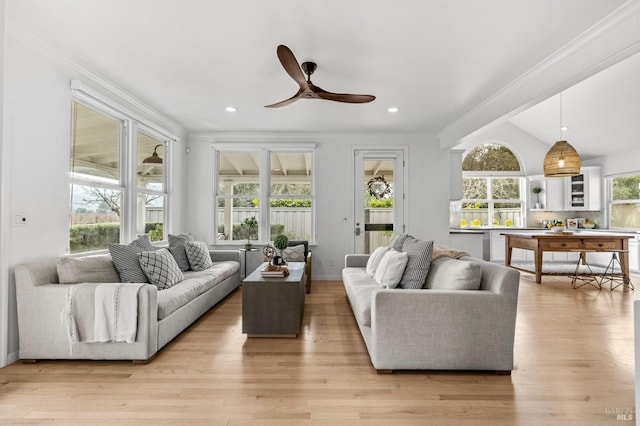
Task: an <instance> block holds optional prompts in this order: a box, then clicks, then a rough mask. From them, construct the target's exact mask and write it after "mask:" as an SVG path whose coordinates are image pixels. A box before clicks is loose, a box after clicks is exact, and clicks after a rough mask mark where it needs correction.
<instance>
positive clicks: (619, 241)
mask: <svg viewBox="0 0 640 426" xmlns="http://www.w3.org/2000/svg"><path fill="white" fill-rule="evenodd" d="M500 235H503V236H504V243H505V258H504V263H505V265H507V266H510V267H512V268H514V269H520V268H518V267H515V266H513V265H511V254H512V252H513V249H514V248H519V249H524V250H532V251H533V253H534V256H533V258H534V269H535V275H536V283H538V284H540V283H541V282H542V275H543V273H542V254H543V253H544V252H545V251H574V252H575V251H579V250H584V251H599V252H608V251H614V250H621V251H620V252H618V255H619V256H618V259H619V260H620V267H621V269H622V275H623V277H624V285H625V287H627V286H628V284H629V238H632V236H631V235H624V234H614V233H605V232H588V231H580V232H563V233H553V232H547V231H540V232H504V233H501V234H500ZM521 270H523V269H521ZM527 272H530V271H527Z"/></svg>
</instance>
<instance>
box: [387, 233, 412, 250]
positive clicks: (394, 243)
mask: <svg viewBox="0 0 640 426" xmlns="http://www.w3.org/2000/svg"><path fill="white" fill-rule="evenodd" d="M408 237H409V234H395V235H394V236H393V237H392V238H391V241H389V248H392V249H394V250H396V251H402V245H403V244H404V241H405V240H406V239H407V238H408Z"/></svg>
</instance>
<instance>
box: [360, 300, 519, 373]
mask: <svg viewBox="0 0 640 426" xmlns="http://www.w3.org/2000/svg"><path fill="white" fill-rule="evenodd" d="M516 308H517V296H516V299H515V300H514V298H513V297H510V296H506V295H503V294H497V293H494V292H491V291H482V290H480V291H478V290H407V289H393V290H382V291H375V292H373V294H372V305H371V333H372V339H371V341H372V342H373V344H372V345H371V348H369V349H370V354H371V360H372V362H373V364H374V366H375V368H377V369H425V366H428V367H426V368H427V369H452V368H454V367H455V368H456V369H470V370H505V371H507V370H512V369H513V342H514V334H515V322H516Z"/></svg>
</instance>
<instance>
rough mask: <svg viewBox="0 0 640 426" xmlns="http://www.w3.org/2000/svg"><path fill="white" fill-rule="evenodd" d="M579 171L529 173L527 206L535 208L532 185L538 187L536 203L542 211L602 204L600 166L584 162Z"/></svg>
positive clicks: (598, 206) (589, 209)
mask: <svg viewBox="0 0 640 426" xmlns="http://www.w3.org/2000/svg"><path fill="white" fill-rule="evenodd" d="M580 172H581V173H580V174H579V175H577V176H572V177H563V178H545V177H544V176H543V175H532V176H529V179H528V185H529V203H528V207H529V209H531V210H536V208H535V203H536V202H537V198H536V195H535V194H534V193H533V192H532V189H533V188H534V187H540V188H542V192H541V193H540V194H539V195H540V197H539V198H540V203H541V204H542V208H540V209H537V210H546V211H581V210H588V211H595V210H600V207H601V205H602V202H601V198H602V169H601V168H600V167H596V166H587V167H582V168H581V169H580Z"/></svg>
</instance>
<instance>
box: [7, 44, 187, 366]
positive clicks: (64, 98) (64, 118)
mask: <svg viewBox="0 0 640 426" xmlns="http://www.w3.org/2000/svg"><path fill="white" fill-rule="evenodd" d="M45 50H46V49H45ZM80 68H81V67H79V66H78V67H76V66H74V64H72V63H71V62H70V61H68V60H64V58H57V57H55V55H54V54H51V53H50V52H43V50H42V49H39V48H38V46H33V45H32V44H31V41H27V42H25V41H23V40H22V39H21V38H20V37H19V36H13V35H12V34H11V33H10V34H9V37H8V47H7V69H6V86H5V91H6V93H5V96H6V103H5V106H6V111H5V123H4V124H5V129H4V135H5V140H4V141H3V144H4V146H3V149H2V153H3V155H4V156H6V158H7V161H4V162H3V164H4V165H5V166H6V170H3V175H2V176H3V180H2V190H3V193H4V194H5V197H4V199H3V204H2V209H3V212H2V214H3V217H6V215H7V214H8V219H7V220H5V221H3V222H2V225H1V226H2V228H1V229H0V235H2V244H3V245H4V246H3V247H7V250H6V253H5V252H3V255H5V258H3V259H2V261H3V264H5V265H7V267H8V273H7V274H5V275H3V276H2V282H1V283H0V285H2V286H6V287H5V289H7V292H8V294H7V301H8V303H7V304H6V305H7V306H8V312H2V315H3V316H6V318H8V333H7V334H8V337H7V343H8V347H7V352H8V362H11V361H13V360H15V359H16V358H17V351H18V335H17V320H16V304H15V286H14V283H13V273H12V268H13V266H15V265H17V264H20V263H24V262H26V261H30V260H34V259H39V258H44V257H51V256H62V255H65V254H66V250H67V245H68V238H69V236H68V229H69V152H70V147H69V144H70V123H71V117H70V113H71V106H70V105H71V89H70V81H71V80H72V79H80V80H83V81H85V82H87V83H92V84H93V85H94V86H96V85H97V83H96V82H90V81H87V80H88V78H89V76H88V75H87V74H86V73H83V72H82V71H81V70H80V71H79V69H80ZM172 152H173V153H174V154H175V158H174V159H173V160H174V161H173V163H172V165H173V170H175V172H176V173H175V176H174V182H172V186H173V187H174V193H175V194H176V199H175V200H174V201H175V202H176V205H177V206H179V207H178V209H176V211H175V214H174V215H173V216H172V217H171V218H170V223H169V229H176V230H177V231H179V230H181V229H182V228H183V227H184V214H183V212H184V207H183V206H184V198H183V196H184V191H182V188H183V186H184V157H185V156H184V143H183V142H178V143H176V144H174V146H172ZM14 213H20V214H24V215H26V217H27V224H26V225H19V226H16V225H13V224H12V219H11V218H12V217H13V214H14ZM0 294H1V293H0ZM0 306H3V305H0Z"/></svg>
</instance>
